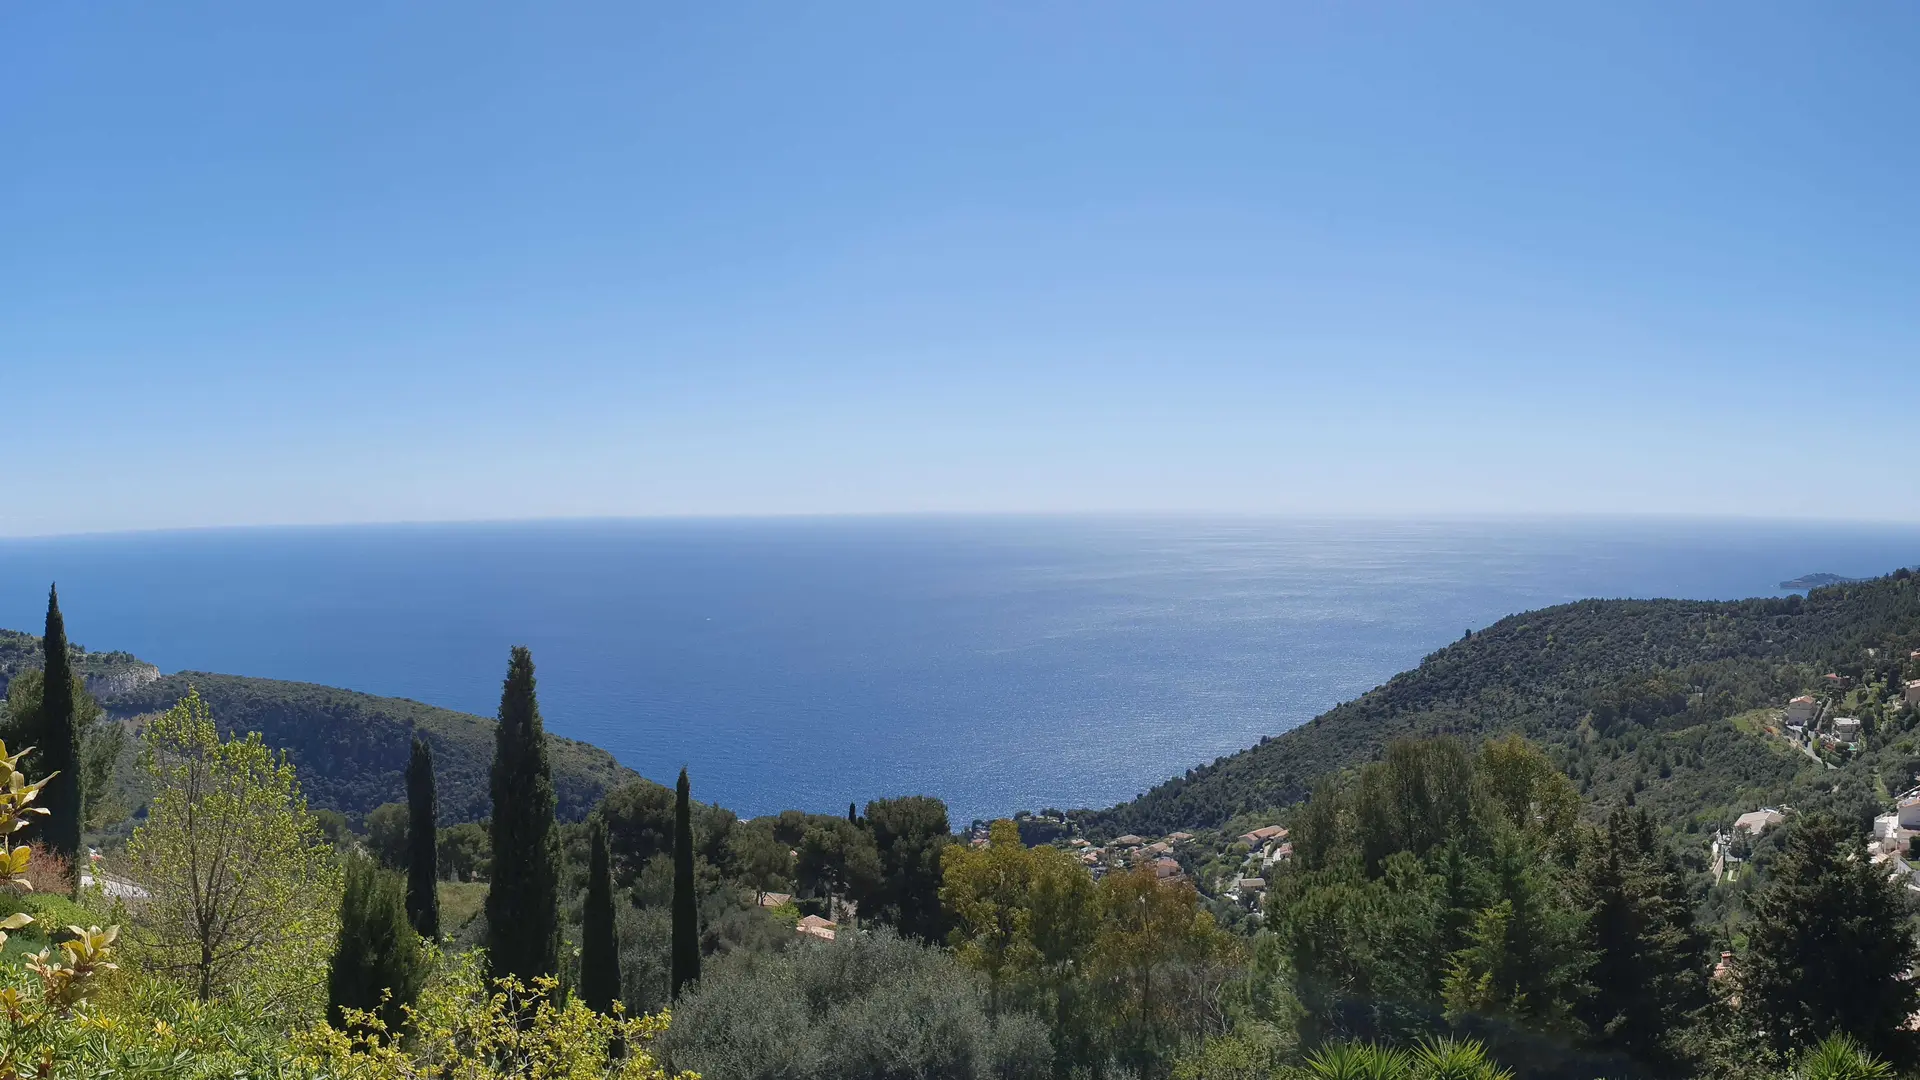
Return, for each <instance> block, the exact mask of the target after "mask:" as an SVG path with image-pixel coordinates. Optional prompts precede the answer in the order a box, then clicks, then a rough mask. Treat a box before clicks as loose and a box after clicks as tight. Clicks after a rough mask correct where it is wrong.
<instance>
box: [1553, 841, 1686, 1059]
mask: <svg viewBox="0 0 1920 1080" xmlns="http://www.w3.org/2000/svg"><path fill="white" fill-rule="evenodd" d="M1575 897H1576V900H1577V902H1578V904H1579V906H1580V907H1581V908H1582V909H1583V910H1584V911H1586V912H1587V926H1586V946H1587V949H1588V951H1589V952H1590V953H1591V954H1592V955H1593V965H1592V966H1591V967H1590V968H1588V970H1587V981H1588V983H1589V984H1590V985H1591V987H1592V991H1591V993H1590V994H1589V995H1588V996H1587V997H1586V999H1585V1000H1584V1001H1583V1002H1582V1003H1581V1006H1580V1016H1581V1019H1582V1020H1583V1021H1584V1022H1585V1023H1586V1025H1587V1029H1588V1032H1589V1033H1590V1035H1591V1036H1592V1038H1593V1040H1594V1042H1595V1043H1597V1044H1598V1045H1600V1046H1602V1047H1605V1048H1607V1049H1612V1050H1618V1051H1621V1052H1623V1053H1625V1054H1627V1055H1629V1056H1631V1057H1633V1058H1635V1059H1636V1060H1638V1061H1640V1062H1642V1063H1644V1064H1646V1065H1648V1066H1649V1067H1651V1068H1653V1069H1655V1070H1656V1071H1658V1072H1662V1073H1666V1074H1676V1073H1678V1072H1680V1071H1682V1070H1681V1068H1680V1066H1681V1062H1680V1060H1679V1057H1678V1055H1677V1053H1676V1049H1675V1038H1676V1036H1677V1035H1678V1034H1679V1032H1680V1030H1681V1029H1682V1027H1683V1026H1684V1025H1686V1024H1687V1023H1688V1022H1689V1021H1690V1020H1691V1019H1692V1018H1693V1017H1694V1015H1695V1014H1697V1013H1698V1012H1699V1010H1700V1009H1701V1008H1702V1007H1704V1006H1705V1005H1706V1003H1707V977H1706V976H1707V939H1706V935H1705V934H1703V933H1701V932H1700V930H1699V928H1698V927H1696V926H1695V925H1694V920H1693V903H1692V897H1691V896H1690V895H1689V891H1688V889H1687V882H1686V876H1685V874H1684V872H1683V871H1682V870H1681V868H1680V863H1679V860H1678V859H1677V858H1675V856H1674V854H1673V852H1672V850H1671V849H1670V848H1668V847H1667V846H1666V845H1665V844H1664V843H1662V842H1661V841H1660V838H1659V836H1658V834H1657V833H1656V832H1655V831H1654V827H1653V822H1652V821H1651V819H1649V818H1648V817H1647V813H1646V811H1645V810H1635V811H1633V812H1631V813H1629V812H1628V811H1626V810H1624V809H1620V810H1615V811H1614V812H1613V814H1612V816H1611V817H1609V818H1608V819H1607V827H1606V830H1605V832H1603V833H1601V834H1600V835H1599V836H1597V837H1596V838H1595V839H1594V841H1593V843H1592V844H1591V845H1590V846H1589V847H1588V849H1587V850H1586V851H1585V852H1584V853H1583V854H1582V857H1581V860H1580V864H1579V867H1578V870H1577V879H1576V883H1575Z"/></svg>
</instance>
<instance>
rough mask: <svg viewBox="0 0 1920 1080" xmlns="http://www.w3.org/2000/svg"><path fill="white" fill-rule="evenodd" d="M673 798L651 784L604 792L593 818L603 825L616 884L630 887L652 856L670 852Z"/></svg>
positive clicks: (639, 782)
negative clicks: (604, 823) (605, 794)
mask: <svg viewBox="0 0 1920 1080" xmlns="http://www.w3.org/2000/svg"><path fill="white" fill-rule="evenodd" d="M673 814H674V794H673V791H672V789H670V788H667V787H663V786H662V785H660V784H656V783H654V782H653V781H651V780H634V781H632V782H631V783H626V784H622V785H620V786H619V787H617V788H614V789H613V790H612V791H609V792H607V797H606V798H604V799H602V800H601V801H600V805H599V806H597V807H595V808H594V811H593V816H595V817H597V818H599V819H600V820H602V821H604V822H606V825H607V853H608V855H609V857H610V858H611V860H612V867H613V876H614V880H615V881H616V882H619V883H621V884H631V883H632V882H633V879H634V878H635V877H636V876H638V874H639V873H640V870H641V868H642V867H644V866H646V865H647V863H649V862H651V861H652V860H653V859H654V857H655V856H659V855H666V854H669V853H671V852H672V850H673Z"/></svg>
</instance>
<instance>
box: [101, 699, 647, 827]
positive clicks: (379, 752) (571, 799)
mask: <svg viewBox="0 0 1920 1080" xmlns="http://www.w3.org/2000/svg"><path fill="white" fill-rule="evenodd" d="M189 686H192V687H195V688H198V689H199V691H200V696H201V697H202V698H205V699H206V701H207V704H208V705H209V706H210V707H211V708H212V709H213V715H214V719H215V720H216V721H218V722H219V724H220V727H221V730H222V731H223V732H226V731H258V732H260V734H261V735H262V736H263V737H264V738H265V739H266V741H267V745H269V746H272V747H275V748H279V749H284V750H286V751H287V752H288V754H289V755H290V756H291V758H292V759H293V763H294V766H295V767H296V768H297V769H299V771H300V783H301V785H302V787H303V788H304V789H305V790H306V793H307V797H308V799H309V800H311V802H312V803H313V805H315V806H316V807H326V808H329V809H333V810H339V811H341V812H342V813H346V814H361V813H365V812H366V811H368V810H371V809H373V808H374V807H376V806H378V805H380V804H381V803H384V802H395V801H398V800H400V799H403V798H404V797H405V791H406V783H405V778H404V775H403V774H404V772H405V769H406V766H407V752H408V745H409V742H410V740H411V739H412V736H413V733H414V732H415V731H416V730H417V731H419V732H420V733H422V734H423V735H425V737H426V739H427V741H428V742H430V743H432V744H433V764H434V771H435V774H436V778H437V779H438V781H439V795H440V817H441V821H442V822H443V823H446V824H453V823H457V822H461V821H473V820H476V819H479V818H483V817H485V816H486V815H487V812H488V805H489V795H488V788H487V774H488V768H489V766H490V764H491V763H492V761H493V725H494V722H493V721H492V720H490V719H488V718H486V717H481V716H474V715H472V714H471V713H463V712H455V711H453V710H451V709H441V708H437V707H435V706H432V705H422V704H421V703H419V702H417V701H408V700H407V699H405V698H386V697H375V696H373V695H372V694H361V693H356V692H354V691H352V690H339V689H335V688H333V687H330V686H317V685H315V684H313V683H298V682H282V681H279V680H276V679H252V678H246V677H243V676H238V675H214V674H209V673H206V672H198V671H186V672H181V673H179V674H177V675H167V676H163V677H161V678H159V679H156V680H154V681H152V682H148V683H146V684H144V685H142V686H139V687H137V688H135V689H132V690H130V691H128V692H126V693H121V694H117V695H114V696H111V697H108V698H107V699H106V700H105V701H104V702H102V704H104V705H106V707H107V710H108V712H109V713H110V714H111V715H113V716H116V717H122V718H124V717H131V716H135V715H138V714H141V713H148V712H157V711H160V710H163V709H166V708H168V707H170V706H171V705H173V703H174V702H176V701H178V700H180V698H182V697H183V696H185V695H186V692H187V689H188V687H189ZM548 739H549V746H550V752H551V756H552V761H553V780H554V788H555V790H556V792H557V794H558V796H559V811H560V816H561V817H562V818H563V819H567V820H575V819H578V818H580V817H583V816H585V814H586V812H587V811H588V810H589V809H591V808H592V806H593V804H594V802H596V801H597V800H598V799H599V798H600V796H601V794H602V793H604V792H605V791H607V789H609V788H611V787H614V786H616V785H618V784H620V783H623V782H625V781H627V780H631V779H633V778H634V777H635V776H636V775H637V774H635V773H634V772H633V771H632V770H631V769H628V768H626V767H625V766H623V765H621V764H620V763H619V762H617V761H615V760H614V758H613V755H612V754H609V753H607V752H606V751H605V750H602V749H600V748H599V747H596V746H590V745H588V744H586V743H582V742H575V741H573V740H572V739H562V738H558V737H555V736H549V737H548Z"/></svg>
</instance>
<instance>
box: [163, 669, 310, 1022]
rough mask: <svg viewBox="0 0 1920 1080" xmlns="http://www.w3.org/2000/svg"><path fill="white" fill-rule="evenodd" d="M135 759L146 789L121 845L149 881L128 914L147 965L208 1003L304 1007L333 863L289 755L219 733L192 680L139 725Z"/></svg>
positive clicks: (263, 1007)
mask: <svg viewBox="0 0 1920 1080" xmlns="http://www.w3.org/2000/svg"><path fill="white" fill-rule="evenodd" d="M141 762H142V765H143V767H144V769H145V771H146V773H147V776H148V777H149V779H150V780H151V781H152V785H153V792H154V795H153V799H152V801H151V802H150V803H149V804H148V808H147V818H146V820H145V821H144V822H143V823H141V825H140V826H139V828H137V829H135V830H134V832H133V837H132V839H130V840H129V841H128V842H127V857H128V860H129V862H130V863H131V864H132V867H133V871H134V876H135V877H136V878H137V879H138V880H140V881H141V882H142V883H143V884H144V885H145V886H146V887H147V889H148V891H149V892H150V893H151V895H150V896H149V897H148V898H147V899H146V900H145V901H144V902H143V903H142V904H141V905H140V907H139V909H138V910H137V911H136V912H135V922H134V928H135V936H134V941H135V944H136V945H137V946H138V948H139V949H140V951H141V954H142V959H143V961H144V964H145V966H147V967H148V968H149V969H151V970H154V971H158V972H164V973H167V974H170V975H174V976H176V977H179V978H180V979H182V980H183V981H184V982H185V983H186V984H187V985H188V987H189V988H190V989H191V991H192V993H193V995H194V996H195V997H196V998H197V999H198V1000H200V1001H202V1002H205V1001H209V1000H211V999H213V998H214V997H215V996H216V995H220V994H226V993H244V994H245V995H246V996H247V999H248V1001H249V1004H250V1006H251V1007H253V1008H255V1009H261V1010H270V1009H274V1008H277V1007H281V1006H288V1007H296V1008H297V1007H299V1006H300V1005H302V1004H303V1003H304V1002H305V1001H306V1000H307V997H308V995H310V994H312V993H314V992H317V990H318V989H319V987H320V985H321V981H322V976H321V966H322V965H324V963H325V958H326V956H327V953H328V946H329V945H330V944H331V942H332V939H333V936H334V930H335V925H334V924H335V915H336V908H335V901H336V898H337V897H338V895H339V892H338V890H339V867H338V865H337V864H336V862H335V861H334V856H333V847H332V845H331V844H329V843H327V840H326V837H325V836H323V835H322V834H321V832H320V826H319V823H318V822H317V821H316V820H315V819H314V816H313V815H312V814H310V813H308V812H307V804H306V799H305V798H304V797H302V796H301V794H300V785H299V782H298V780H297V779H296V778H295V777H294V773H293V766H291V765H289V764H287V762H286V759H285V757H284V756H281V757H275V756H274V755H273V754H272V753H270V752H269V751H268V750H267V748H266V745H265V744H264V743H262V742H261V740H260V736H259V735H257V734H249V735H247V736H244V737H240V736H236V737H235V738H232V739H228V740H224V741H223V740H222V739H221V738H220V733H219V731H218V729H217V728H216V727H215V726H214V722H213V714H212V713H211V712H210V711H208V709H207V706H206V703H205V702H203V701H201V700H200V697H199V695H198V694H194V693H189V694H188V695H187V697H186V699H185V700H183V701H181V702H180V703H179V704H178V705H176V706H174V707H173V708H172V709H170V710H168V711H167V712H166V713H165V714H164V715H162V716H159V717H156V718H154V719H153V720H152V721H151V722H150V723H149V724H148V725H147V729H146V735H145V741H144V743H143V745H142V749H141Z"/></svg>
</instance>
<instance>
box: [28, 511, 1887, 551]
mask: <svg viewBox="0 0 1920 1080" xmlns="http://www.w3.org/2000/svg"><path fill="white" fill-rule="evenodd" d="M1023 519H1024V520H1050V521H1097V520H1114V519H1134V520H1139V519H1159V520H1186V521H1222V520H1233V521H1272V522H1281V521H1288V522H1378V523H1386V522H1399V523H1461V524H1464V523H1515V524H1519V523H1544V522H1606V521H1611V522H1625V521H1633V522H1665V523H1673V524H1680V523H1687V522H1692V523H1698V524H1708V523H1712V524H1752V525H1798V526H1852V527H1872V528H1889V529H1901V528H1910V529H1915V530H1920V519H1917V518H1858V517H1816V516H1811V515H1765V514H1740V513H1717V514H1690V513H1679V512H1674V511H1658V510H1643V511H1620V510H1554V511H1472V510H1462V511H1431V512H1414V513H1394V512H1386V511H1378V510H1343V511H1320V510H1313V511H1309V510H1189V509H1181V510H1166V509H1136V510H851V511H832V510H827V511H770V512H756V513H661V514H581V515H545V516H530V517H499V518H485V517H481V518H464V517H462V518H452V517H450V518H397V519H362V520H349V521H315V522H228V523H218V524H210V525H162V526H152V527H138V526H136V527H132V528H125V529H81V530H74V531H68V532H46V533H6V532H0V544H7V543H23V542H44V541H57V540H108V539H115V538H135V537H142V536H187V535H197V534H209V533H242V532H283V533H292V532H332V531H347V530H355V529H428V528H436V527H451V528H461V527H469V528H471V527H481V526H516V525H519V526H539V525H639V524H695V523H702V522H710V523H726V522H732V523H740V524H747V523H756V522H766V523H772V522H829V521H847V522H852V521H906V520H918V521H938V520H1001V521H1013V520H1023Z"/></svg>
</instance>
